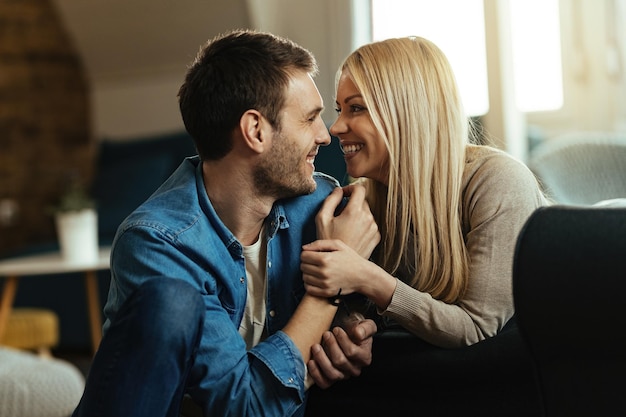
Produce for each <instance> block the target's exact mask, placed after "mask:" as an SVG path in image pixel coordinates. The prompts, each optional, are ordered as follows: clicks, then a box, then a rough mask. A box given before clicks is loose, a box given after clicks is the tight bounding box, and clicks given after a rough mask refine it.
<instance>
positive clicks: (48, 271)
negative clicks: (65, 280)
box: [0, 247, 111, 352]
mask: <svg viewBox="0 0 626 417" xmlns="http://www.w3.org/2000/svg"><path fill="white" fill-rule="evenodd" d="M110 256H111V248H110V247H101V248H100V250H99V256H98V260H97V261H95V262H86V263H82V262H81V263H74V262H67V261H65V260H64V259H63V258H62V257H61V254H60V253H59V252H54V253H45V254H37V255H31V256H22V257H18V258H10V259H4V260H2V261H0V277H5V283H4V288H3V290H2V298H1V299H0V338H2V336H3V334H4V330H5V328H6V324H7V321H8V319H9V314H10V313H11V309H12V308H13V301H14V299H15V292H16V291H17V284H18V281H19V278H20V277H26V276H33V275H54V274H62V273H68V272H82V273H84V274H85V290H86V295H87V307H88V313H89V325H90V328H91V342H92V345H93V351H94V352H95V351H96V350H97V349H98V346H99V345H100V339H101V338H102V318H101V307H100V299H99V296H98V282H97V280H98V276H97V274H96V271H98V270H104V269H109V265H110V264H109V258H110Z"/></svg>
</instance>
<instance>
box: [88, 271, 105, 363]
mask: <svg viewBox="0 0 626 417" xmlns="http://www.w3.org/2000/svg"><path fill="white" fill-rule="evenodd" d="M85 290H86V291H87V308H88V310H89V327H90V329H91V343H92V346H93V351H94V353H95V352H96V350H98V346H99V345H100V339H102V317H101V314H102V310H101V308H100V297H99V296H98V276H97V274H96V271H85Z"/></svg>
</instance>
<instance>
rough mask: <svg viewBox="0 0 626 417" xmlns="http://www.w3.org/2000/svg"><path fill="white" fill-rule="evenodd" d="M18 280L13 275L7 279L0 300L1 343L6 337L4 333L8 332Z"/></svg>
mask: <svg viewBox="0 0 626 417" xmlns="http://www.w3.org/2000/svg"><path fill="white" fill-rule="evenodd" d="M17 280H18V278H17V277H16V276H13V275H12V276H8V277H6V278H5V282H4V288H3V290H2V299H1V300H0V341H1V340H2V338H3V337H4V331H5V330H6V327H7V323H8V321H9V315H10V314H11V309H12V307H13V300H14V299H15V291H17Z"/></svg>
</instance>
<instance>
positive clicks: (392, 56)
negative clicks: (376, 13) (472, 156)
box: [342, 37, 469, 303]
mask: <svg viewBox="0 0 626 417" xmlns="http://www.w3.org/2000/svg"><path fill="white" fill-rule="evenodd" d="M342 71H344V72H345V71H347V72H348V74H349V76H350V77H351V78H352V80H353V82H354V83H355V85H356V87H357V88H358V89H359V90H360V92H361V94H362V96H363V100H364V102H365V105H366V106H367V108H368V109H369V115H370V117H371V119H372V122H373V124H374V126H375V128H376V129H377V131H378V134H379V135H380V137H381V138H383V140H384V142H385V144H386V146H387V149H388V151H389V167H390V169H389V178H388V185H387V186H385V185H384V184H381V183H379V182H376V181H374V180H371V179H361V181H362V182H363V183H364V184H365V185H366V188H367V190H368V200H369V202H370V205H371V208H372V212H373V214H374V216H375V218H376V220H377V221H378V224H379V227H380V228H381V233H382V235H383V239H382V244H381V247H380V250H379V253H378V255H377V256H378V258H379V259H377V261H378V262H379V264H380V265H381V266H382V267H383V268H384V269H385V270H386V271H387V272H389V273H390V274H394V273H396V272H398V270H399V268H400V267H403V268H404V269H405V270H408V271H412V273H411V274H410V275H412V276H409V277H401V278H402V279H403V280H404V281H406V282H407V283H408V284H410V285H412V286H413V287H415V288H417V289H419V290H420V291H424V292H428V293H430V294H431V295H432V296H433V297H434V298H437V299H440V300H443V301H445V302H448V303H454V302H456V301H458V300H459V299H460V297H461V296H462V295H463V292H464V291H465V289H466V287H467V280H468V270H469V265H468V264H469V261H468V254H467V249H466V247H465V242H464V238H463V232H462V227H461V216H462V212H461V182H462V175H463V169H464V164H465V149H466V146H467V144H468V141H469V137H468V136H469V120H468V118H467V117H466V115H465V112H464V110H463V105H462V103H461V99H460V96H459V93H458V88H457V84H456V80H455V77H454V74H453V72H452V69H451V67H450V64H449V63H448V60H447V58H446V57H445V55H444V54H443V53H442V52H441V50H440V49H439V48H438V47H437V46H436V45H434V44H433V43H432V42H430V41H428V40H426V39H423V38H420V37H409V38H397V39H387V40H384V41H381V42H374V43H371V44H367V45H364V46H362V47H360V48H359V49H357V50H356V51H354V52H353V53H352V54H351V55H350V56H349V57H348V58H347V59H346V61H345V62H344V64H343V66H342ZM412 236H413V237H412Z"/></svg>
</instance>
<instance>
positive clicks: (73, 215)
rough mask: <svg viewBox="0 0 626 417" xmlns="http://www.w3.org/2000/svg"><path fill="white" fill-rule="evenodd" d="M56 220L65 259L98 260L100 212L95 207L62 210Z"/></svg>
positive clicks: (84, 261)
mask: <svg viewBox="0 0 626 417" xmlns="http://www.w3.org/2000/svg"><path fill="white" fill-rule="evenodd" d="M55 221H56V228H57V236H58V238H59V245H60V247H61V255H62V256H63V259H65V260H66V261H67V262H71V263H79V264H83V263H85V264H87V263H92V262H96V261H97V260H98V214H97V212H96V210H95V209H83V210H78V211H68V212H62V213H61V212H60V213H57V214H56V216H55Z"/></svg>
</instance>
